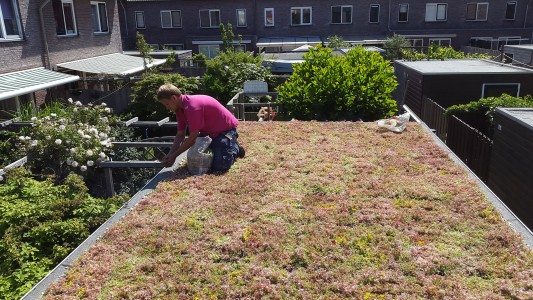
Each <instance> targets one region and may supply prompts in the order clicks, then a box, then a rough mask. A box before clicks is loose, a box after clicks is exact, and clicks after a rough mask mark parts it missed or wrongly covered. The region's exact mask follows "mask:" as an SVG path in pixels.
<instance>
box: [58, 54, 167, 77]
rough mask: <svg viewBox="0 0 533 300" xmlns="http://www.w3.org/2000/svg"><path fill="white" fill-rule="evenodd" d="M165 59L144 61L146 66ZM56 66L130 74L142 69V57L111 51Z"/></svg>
mask: <svg viewBox="0 0 533 300" xmlns="http://www.w3.org/2000/svg"><path fill="white" fill-rule="evenodd" d="M165 62H166V59H154V60H153V61H152V62H151V63H150V62H148V61H147V62H146V63H147V65H146V67H147V68H151V67H154V66H159V65H162V64H164V63H165ZM57 66H58V67H61V68H65V69H71V70H75V71H80V72H87V73H94V74H115V75H130V74H134V73H138V72H141V71H144V69H145V66H144V60H143V58H142V57H136V56H130V55H125V54H121V53H113V54H107V55H102V56H96V57H91V58H86V59H80V60H75V61H70V62H66V63H62V64H58V65H57Z"/></svg>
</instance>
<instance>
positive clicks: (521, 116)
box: [496, 107, 533, 131]
mask: <svg viewBox="0 0 533 300" xmlns="http://www.w3.org/2000/svg"><path fill="white" fill-rule="evenodd" d="M496 112H497V113H500V114H502V115H506V116H508V117H509V118H510V119H512V120H514V121H516V122H518V123H520V124H522V125H523V126H525V127H527V128H529V129H530V130H532V131H533V108H502V107H498V108H496Z"/></svg>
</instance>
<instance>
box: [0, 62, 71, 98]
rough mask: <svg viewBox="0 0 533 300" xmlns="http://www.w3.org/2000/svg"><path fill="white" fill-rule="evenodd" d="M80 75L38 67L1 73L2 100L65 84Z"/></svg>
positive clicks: (0, 92)
mask: <svg viewBox="0 0 533 300" xmlns="http://www.w3.org/2000/svg"><path fill="white" fill-rule="evenodd" d="M79 79H80V77H78V76H73V75H68V74H64V73H59V72H55V71H51V70H48V69H45V68H36V69H30V70H24V71H18V72H12V73H6V74H0V100H4V99H8V98H13V97H16V96H20V95H25V94H29V93H33V92H35V91H38V90H44V89H47V88H51V87H55V86H59V85H63V84H66V83H70V82H74V81H77V80H79Z"/></svg>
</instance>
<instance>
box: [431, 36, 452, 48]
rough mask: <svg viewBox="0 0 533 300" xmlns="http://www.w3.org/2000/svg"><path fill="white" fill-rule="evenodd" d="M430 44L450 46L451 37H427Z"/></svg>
mask: <svg viewBox="0 0 533 300" xmlns="http://www.w3.org/2000/svg"><path fill="white" fill-rule="evenodd" d="M429 44H430V45H439V46H441V47H450V46H451V44H452V39H450V38H444V39H429Z"/></svg>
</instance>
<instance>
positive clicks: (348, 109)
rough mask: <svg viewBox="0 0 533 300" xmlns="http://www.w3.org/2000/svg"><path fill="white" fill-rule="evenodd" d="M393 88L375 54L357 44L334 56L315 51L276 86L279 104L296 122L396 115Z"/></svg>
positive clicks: (325, 50)
mask: <svg viewBox="0 0 533 300" xmlns="http://www.w3.org/2000/svg"><path fill="white" fill-rule="evenodd" d="M396 86H397V82H396V79H395V77H394V72H393V69H392V67H391V66H390V64H389V63H388V62H387V61H385V60H384V59H383V57H381V55H380V54H378V53H376V52H371V51H367V50H365V49H364V48H363V47H360V46H358V47H356V48H354V49H352V50H350V51H349V52H348V53H347V54H346V56H335V55H333V51H332V50H331V49H330V48H324V47H317V48H313V49H311V50H310V51H309V52H308V53H307V54H306V55H304V62H303V63H301V64H297V65H295V66H294V73H293V74H292V75H291V77H290V78H289V79H288V80H287V81H286V82H285V83H284V84H283V85H281V86H280V87H279V89H278V91H279V96H278V99H279V100H278V102H279V103H280V104H282V105H283V108H284V110H285V112H286V114H287V115H288V117H292V118H297V119H303V120H311V119H318V120H358V119H363V120H376V119H379V118H383V117H389V116H392V115H394V114H395V113H396V112H397V104H396V102H395V101H394V100H393V99H392V97H391V94H392V92H393V91H394V89H395V88H396Z"/></svg>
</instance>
